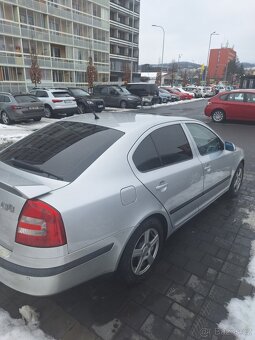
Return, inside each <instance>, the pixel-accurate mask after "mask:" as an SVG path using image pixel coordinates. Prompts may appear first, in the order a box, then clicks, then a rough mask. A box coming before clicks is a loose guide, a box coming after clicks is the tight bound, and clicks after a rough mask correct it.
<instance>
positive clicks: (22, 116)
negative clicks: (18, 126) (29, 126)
mask: <svg viewBox="0 0 255 340" xmlns="http://www.w3.org/2000/svg"><path fill="white" fill-rule="evenodd" d="M43 116H44V106H43V104H42V103H41V102H40V100H39V99H37V98H36V97H35V96H32V95H31V94H11V93H8V92H0V117H1V122H2V123H3V124H6V125H9V124H12V123H15V122H21V121H26V120H28V119H33V120H34V121H36V122H39V121H40V120H41V118H42V117H43Z"/></svg>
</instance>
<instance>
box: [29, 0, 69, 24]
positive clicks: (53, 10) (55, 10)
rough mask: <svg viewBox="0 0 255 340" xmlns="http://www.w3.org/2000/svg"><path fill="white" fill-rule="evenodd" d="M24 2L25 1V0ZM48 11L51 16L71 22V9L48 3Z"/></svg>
mask: <svg viewBox="0 0 255 340" xmlns="http://www.w3.org/2000/svg"><path fill="white" fill-rule="evenodd" d="M25 1H26V0H25ZM48 10H49V13H50V14H51V15H55V16H58V17H61V18H65V19H69V20H72V11H71V9H68V8H65V7H62V6H59V5H57V4H55V3H50V2H48Z"/></svg>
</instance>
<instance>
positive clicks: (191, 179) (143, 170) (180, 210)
mask: <svg viewBox="0 0 255 340" xmlns="http://www.w3.org/2000/svg"><path fill="white" fill-rule="evenodd" d="M129 160H130V163H131V164H133V166H132V168H133V171H134V173H135V175H136V176H137V178H138V179H139V180H140V181H141V182H142V183H143V184H144V186H145V187H146V188H147V189H148V190H149V191H150V192H151V193H152V194H153V195H154V196H155V197H156V198H157V199H158V200H159V201H160V202H161V203H162V205H163V206H164V207H165V209H166V210H167V212H168V214H169V215H170V217H171V220H172V224H173V226H174V227H175V228H176V227H178V226H180V225H181V224H183V223H184V222H185V221H186V220H188V219H189V218H191V217H192V216H193V215H194V214H196V212H197V211H198V199H199V197H200V195H201V194H202V191H203V168H202V165H201V162H200V161H199V159H198V158H197V156H196V154H194V152H193V151H192V149H191V146H190V142H189V140H188V138H187V136H186V135H185V133H184V131H183V128H182V126H181V124H171V125H165V126H163V127H160V128H154V129H153V131H150V132H147V134H146V136H144V137H143V138H141V139H140V140H139V141H138V142H137V143H136V145H135V146H134V148H133V152H131V153H130V155H129Z"/></svg>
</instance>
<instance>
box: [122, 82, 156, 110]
mask: <svg viewBox="0 0 255 340" xmlns="http://www.w3.org/2000/svg"><path fill="white" fill-rule="evenodd" d="M126 88H127V90H128V91H130V92H131V93H132V94H134V95H136V96H139V97H140V98H141V101H142V105H153V104H158V103H160V97H159V90H158V86H157V85H156V84H150V83H128V84H127V85H126Z"/></svg>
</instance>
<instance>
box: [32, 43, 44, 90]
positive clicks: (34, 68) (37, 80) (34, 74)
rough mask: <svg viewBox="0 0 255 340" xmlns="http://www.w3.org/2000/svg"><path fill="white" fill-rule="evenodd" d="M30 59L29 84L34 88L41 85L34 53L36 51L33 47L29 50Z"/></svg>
mask: <svg viewBox="0 0 255 340" xmlns="http://www.w3.org/2000/svg"><path fill="white" fill-rule="evenodd" d="M30 57H31V67H30V79H31V82H32V83H33V84H34V85H35V87H36V86H37V84H40V83H41V80H42V71H41V69H40V66H39V64H38V58H37V53H36V49H35V48H34V47H32V48H31V53H30Z"/></svg>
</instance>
